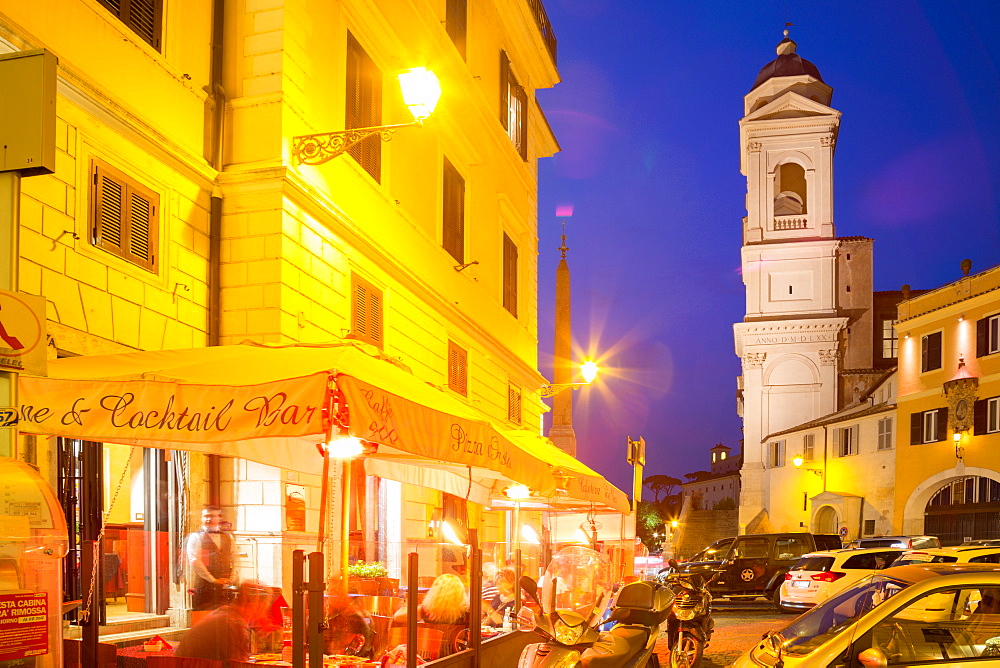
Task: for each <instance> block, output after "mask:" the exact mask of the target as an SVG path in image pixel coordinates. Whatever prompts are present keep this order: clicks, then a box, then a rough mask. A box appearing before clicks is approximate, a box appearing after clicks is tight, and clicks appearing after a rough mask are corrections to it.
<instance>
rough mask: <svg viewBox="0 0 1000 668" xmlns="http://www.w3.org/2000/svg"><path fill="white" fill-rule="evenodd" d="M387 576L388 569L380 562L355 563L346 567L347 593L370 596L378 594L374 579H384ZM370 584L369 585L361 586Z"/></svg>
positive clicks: (359, 561)
mask: <svg viewBox="0 0 1000 668" xmlns="http://www.w3.org/2000/svg"><path fill="white" fill-rule="evenodd" d="M388 574H389V571H388V569H387V568H386V567H385V564H383V563H382V562H381V561H361V560H360V559H359V560H358V561H355V562H354V563H353V564H350V565H349V566H348V567H347V575H348V578H349V580H348V583H347V586H348V591H349V592H351V593H352V594H367V593H369V592H371V593H372V594H377V593H378V585H377V584H376V583H375V578H384V577H386V576H387V575H388ZM362 582H370V583H371V584H370V585H364V584H361V583H362Z"/></svg>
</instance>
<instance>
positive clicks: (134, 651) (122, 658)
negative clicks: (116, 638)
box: [118, 645, 174, 668]
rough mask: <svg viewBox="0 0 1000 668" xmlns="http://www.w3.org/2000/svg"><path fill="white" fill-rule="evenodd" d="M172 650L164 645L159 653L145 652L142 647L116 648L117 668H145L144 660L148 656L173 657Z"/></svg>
mask: <svg viewBox="0 0 1000 668" xmlns="http://www.w3.org/2000/svg"><path fill="white" fill-rule="evenodd" d="M173 655H174V648H173V647H171V646H170V645H164V647H163V649H161V650H160V651H159V652H147V651H146V650H144V649H143V648H142V645H133V646H132V647H119V648H118V668H146V659H147V658H148V657H150V656H173Z"/></svg>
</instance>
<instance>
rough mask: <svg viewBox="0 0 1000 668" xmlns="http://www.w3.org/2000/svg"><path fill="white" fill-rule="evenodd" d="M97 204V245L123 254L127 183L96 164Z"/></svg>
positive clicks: (95, 220)
mask: <svg viewBox="0 0 1000 668" xmlns="http://www.w3.org/2000/svg"><path fill="white" fill-rule="evenodd" d="M93 173H94V195H95V196H94V201H93V207H94V210H93V221H94V224H93V226H92V229H93V237H92V240H93V243H94V245H96V246H98V247H100V248H103V249H105V250H109V251H111V252H113V253H116V254H119V255H120V254H122V252H123V251H124V247H123V245H122V241H123V239H124V237H125V225H126V220H125V216H126V211H125V206H126V200H125V183H124V181H123V180H122V179H120V178H118V175H117V174H115V173H114V172H112V171H111V170H109V169H108V168H107V167H106V166H104V165H103V164H100V163H97V164H95V167H94V170H93Z"/></svg>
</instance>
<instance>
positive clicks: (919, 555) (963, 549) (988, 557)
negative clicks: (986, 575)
mask: <svg viewBox="0 0 1000 668" xmlns="http://www.w3.org/2000/svg"><path fill="white" fill-rule="evenodd" d="M954 563H960V564H1000V547H989V546H983V545H969V546H965V545H958V546H955V547H939V548H936V549H932V550H907V551H906V552H904V553H903V556H901V557H900V558H899V560H898V561H897V562H896V565H897V566H906V565H908V564H954Z"/></svg>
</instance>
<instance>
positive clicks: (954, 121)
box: [538, 0, 1000, 494]
mask: <svg viewBox="0 0 1000 668" xmlns="http://www.w3.org/2000/svg"><path fill="white" fill-rule="evenodd" d="M545 4H546V9H547V11H548V14H549V18H550V19H551V21H552V24H553V27H554V29H555V32H556V36H557V37H558V40H559V54H558V55H559V61H558V62H559V71H560V74H561V76H562V83H560V84H558V85H557V86H556V87H555V88H553V89H549V90H543V91H539V92H538V98H539V101H540V103H541V105H542V108H543V110H544V111H545V114H546V116H547V118H548V120H549V123H550V125H551V126H552V128H553V130H554V131H555V134H556V137H557V139H558V140H559V142H560V145H561V146H562V152H561V153H559V154H557V155H556V156H555V157H554V158H547V159H543V160H541V161H540V162H539V191H540V192H539V210H538V217H539V237H540V239H539V252H540V254H541V256H540V262H539V283H540V293H539V339H540V349H541V350H540V366H541V369H542V372H543V373H544V374H545V375H546V376H547V377H549V378H551V365H552V355H551V351H552V339H553V322H552V312H553V307H554V289H555V268H556V264H557V262H558V257H559V254H558V252H557V250H556V248H557V247H558V246H559V234H560V230H561V225H560V223H561V222H562V221H566V227H567V234H568V237H569V239H568V245H569V247H570V249H571V250H570V252H569V255H568V259H569V263H570V269H571V271H572V281H573V334H574V341H575V346H576V349H577V351H578V353H579V356H580V357H583V356H584V355H586V354H592V355H594V356H595V357H597V358H598V359H600V360H601V363H602V368H604V369H605V370H606V373H605V374H604V375H603V377H602V378H600V379H598V381H597V383H596V384H595V386H594V387H589V388H584V389H582V390H580V391H577V392H575V393H574V394H575V396H574V398H575V405H574V411H575V412H574V424H575V428H576V433H577V439H578V453H577V454H578V457H579V458H580V459H581V460H582V461H583V462H585V463H586V464H588V465H589V466H591V467H592V468H594V469H596V470H597V471H599V472H600V473H602V474H603V475H604V476H605V477H607V478H608V479H609V480H610V481H611V482H613V483H615V484H616V485H617V486H618V487H619V488H620V489H622V490H624V491H630V490H631V479H632V473H631V467H630V466H629V465H628V464H627V463H626V462H625V440H626V436H628V435H631V436H633V437H635V436H638V435H640V434H641V435H642V436H644V437H645V439H646V442H647V444H648V450H647V461H646V471H645V473H646V475H652V474H657V473H663V474H668V475H673V476H676V477H682V476H683V474H685V473H689V472H692V471H696V470H705V469H708V468H709V454H708V450H709V448H711V447H712V446H713V445H715V444H716V443H723V444H725V445H728V446H730V447H732V448H734V450H735V449H738V448H739V440H740V437H741V420H740V418H739V417H738V416H737V415H736V399H735V395H736V377H737V376H738V375H739V374H740V364H739V358H737V357H736V354H735V352H734V344H733V330H732V325H733V323H734V322H737V321H739V320H741V319H742V317H743V313H744V305H745V301H744V288H743V283H742V281H741V278H740V273H739V271H740V244H741V234H742V232H741V229H742V227H741V218H742V216H744V215H745V213H746V212H745V208H744V194H745V191H746V180H745V179H744V177H743V176H742V175H741V174H740V172H739V126H738V121H739V119H740V118H741V116H742V115H743V96H744V95H745V94H746V93H747V92H749V89H750V86H751V85H752V84H753V81H754V79H755V78H756V76H757V72H758V71H759V70H760V68H761V67H763V66H764V65H765V64H766V63H768V62H770V61H771V60H773V59H774V58H775V51H774V47H775V46H776V45H777V43H778V41H779V40H780V39H781V37H782V35H781V31H782V30H783V28H784V24H785V22H786V21H790V22H792V23H794V25H793V26H792V27H791V28H790V31H791V33H790V36H791V37H792V39H794V40H795V41H796V42H797V43H798V53H799V55H801V56H802V57H803V58H805V59H807V60H810V61H812V62H813V63H814V64H815V65H816V66H817V67H818V68H819V71H820V73H821V74H822V76H823V79H824V81H825V82H826V83H827V84H829V85H830V86H832V87H833V90H834V93H833V107H834V108H835V109H838V110H839V111H841V112H842V113H843V116H842V118H841V126H840V135H839V138H838V142H837V152H836V157H835V162H834V183H835V196H834V207H835V208H834V224H835V225H836V230H837V235H838V236H841V237H843V236H854V235H862V236H867V237H871V238H873V239H875V289H876V290H898V289H899V287H900V286H901V285H902V284H904V283H909V284H911V285H912V286H913V287H914V288H934V287H937V286H940V285H942V284H944V283H947V282H950V281H953V280H955V279H957V278H959V277H960V276H961V270H960V268H959V263H960V262H961V261H962V259H963V258H970V259H971V260H972V262H973V273H975V272H977V271H981V270H983V269H985V268H987V267H990V266H993V265H995V264H998V263H1000V222H998V206H1000V202H998V193H1000V118H998V117H1000V3H997V2H995V0H993V1H990V2H965V3H959V2H954V1H950V2H948V1H940V2H907V1H904V0H899V1H896V0H894V1H891V2H890V1H875V2H867V3H860V2H843V1H841V2H833V1H810V2H781V1H773V2H772V1H760V0H753V1H748V0H739V1H736V0H733V1H729V2H717V1H715V0H706V1H704V2H665V1H664V0H630V1H626V2H622V1H620V0H617V1H616V0H546V3H545ZM569 209H571V210H572V216H570V217H563V218H560V217H559V216H557V212H559V213H562V214H565V213H567V211H568V210H569ZM646 494H648V492H646Z"/></svg>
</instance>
